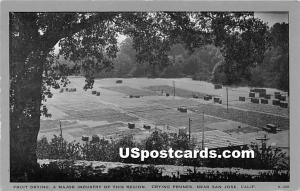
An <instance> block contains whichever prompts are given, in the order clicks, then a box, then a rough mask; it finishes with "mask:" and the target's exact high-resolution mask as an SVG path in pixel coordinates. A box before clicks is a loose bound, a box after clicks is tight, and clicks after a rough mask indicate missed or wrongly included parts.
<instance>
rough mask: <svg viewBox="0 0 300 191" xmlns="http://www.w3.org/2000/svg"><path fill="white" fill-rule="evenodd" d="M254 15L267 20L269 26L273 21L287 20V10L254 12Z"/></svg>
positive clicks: (286, 21)
mask: <svg viewBox="0 0 300 191" xmlns="http://www.w3.org/2000/svg"><path fill="white" fill-rule="evenodd" d="M254 16H255V17H257V18H259V19H261V20H262V21H264V22H267V23H268V25H269V27H271V26H273V25H274V24H275V23H282V22H285V23H288V22H289V15H288V12H255V13H254Z"/></svg>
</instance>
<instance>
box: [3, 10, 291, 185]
mask: <svg viewBox="0 0 300 191" xmlns="http://www.w3.org/2000/svg"><path fill="white" fill-rule="evenodd" d="M245 10H247V9H245ZM8 18H9V20H8V21H7V23H8V26H9V29H8V31H9V36H8V37H7V38H8V39H9V47H7V49H9V54H8V61H9V64H8V70H9V74H8V75H9V77H8V78H9V85H8V90H9V93H8V95H9V108H8V109H9V111H7V112H8V113H9V114H8V115H9V121H8V122H9V127H7V129H9V134H8V135H9V136H8V137H7V140H9V142H8V143H7V145H6V147H7V149H8V153H9V156H7V157H8V160H9V162H8V163H9V165H8V166H7V167H5V168H4V167H3V166H2V168H3V169H5V170H6V169H7V171H8V173H9V177H8V179H9V180H8V181H9V182H10V183H58V182H60V183H66V182H68V183H73V182H77V183H78V182H82V183H85V184H82V185H87V184H86V183H87V182H89V183H98V185H99V189H98V190H100V187H101V182H103V183H104V182H116V183H118V182H119V183H120V182H121V183H128V182H133V183H134V182H144V183H145V182H146V183H147V182H152V183H153V182H164V183H171V182H181V183H189V182H197V183H198V184H197V186H195V185H192V184H191V185H189V184H188V186H186V187H180V186H178V188H177V187H176V188H175V189H199V190H201V189H202V190H203V189H205V188H215V189H218V188H219V189H225V188H226V186H225V187H224V185H225V184H223V187H214V186H212V187H211V185H210V187H209V184H208V185H206V184H203V183H205V182H216V183H229V184H228V185H230V182H243V183H248V184H247V185H249V186H248V187H247V185H245V187H244V189H248V190H249V189H250V190H253V189H254V187H255V183H259V182H272V183H289V182H290V181H291V177H290V169H291V168H292V166H291V155H292V154H291V150H290V147H291V143H290V139H291V138H290V136H292V135H291V133H290V129H291V128H296V127H291V125H290V124H291V122H290V115H291V110H290V107H291V106H292V101H291V98H290V94H291V93H290V92H291V91H292V90H291V88H290V87H291V86H290V81H291V80H290V71H291V68H290V48H289V47H290V42H291V39H290V35H289V34H290V13H289V11H255V10H253V11H249V10H247V11H236V9H232V10H227V11H207V10H201V7H199V11H190V10H182V11H178V10H174V11H170V10H169V9H166V10H155V9H154V10H153V11H151V10H149V9H147V10H144V11H143V10H136V11H121V10H119V11H110V10H109V11H75V10H74V11H55V12H54V11H35V10H34V11H24V12H23V11H14V10H12V11H9V15H8ZM2 112H3V110H2ZM4 112H5V111H4ZM2 125H3V124H2ZM3 128H5V127H3ZM7 131H8V130H7ZM1 136H3V133H2V135H1ZM2 140H3V138H2ZM2 148H3V147H2ZM199 183H202V184H199ZM282 185H288V184H282ZM111 186H112V185H111ZM114 186H116V185H114ZM207 186H208V187H207ZM41 188H42V187H41ZM47 188H48V189H50V190H51V189H53V190H55V186H54V187H50V188H49V187H48V186H45V188H44V190H47ZM60 188H61V189H64V190H66V189H71V190H72V187H64V186H62V187H60ZM81 188H82V189H83V190H84V188H89V187H88V186H87V187H84V186H83V187H81ZM93 188H95V187H93ZM114 188H115V189H122V188H124V185H122V184H118V186H116V187H114ZM133 188H134V187H133ZM139 188H140V189H143V188H144V187H143V186H141V187H139ZM153 188H155V189H156V190H158V189H174V186H173V187H172V186H171V187H170V184H168V185H163V184H162V185H156V186H155V185H152V189H153ZM230 188H231V189H237V190H239V189H241V188H240V187H238V188H235V185H231V187H230ZM274 188H278V189H281V188H282V189H287V188H288V187H284V186H283V187H280V186H278V187H277V186H276V187H274ZM14 189H15V190H18V189H21V187H14ZM26 189H27V187H26ZM77 189H78V187H77ZM137 189H138V188H137ZM149 189H150V188H149ZM58 190H59V189H58Z"/></svg>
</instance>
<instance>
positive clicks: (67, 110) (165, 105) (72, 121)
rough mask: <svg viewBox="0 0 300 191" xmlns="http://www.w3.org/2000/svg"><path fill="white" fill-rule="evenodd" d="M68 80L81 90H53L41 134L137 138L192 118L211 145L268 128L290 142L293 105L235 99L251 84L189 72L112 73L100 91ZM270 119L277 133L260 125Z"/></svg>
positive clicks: (282, 142) (245, 140) (236, 141)
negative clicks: (197, 77)
mask: <svg viewBox="0 0 300 191" xmlns="http://www.w3.org/2000/svg"><path fill="white" fill-rule="evenodd" d="M70 80H71V84H70V85H69V87H70V88H72V87H76V88H77V91H76V92H63V93H59V91H58V90H53V92H54V96H53V98H51V99H49V100H48V101H47V102H46V103H45V104H46V105H47V106H48V109H49V112H50V113H51V114H52V117H51V118H42V119H41V131H40V134H39V137H42V136H46V137H48V138H51V137H52V136H53V134H59V133H60V132H61V130H62V134H63V136H64V138H66V139H67V140H69V141H73V140H76V141H81V137H82V136H83V135H85V136H92V135H98V136H100V137H104V138H107V139H110V138H112V139H114V138H119V137H122V136H125V135H133V136H134V138H135V139H136V140H142V139H144V138H145V137H147V136H149V135H150V134H151V132H153V131H155V130H160V131H166V132H170V133H171V132H173V133H174V132H175V133H177V132H178V131H179V129H184V130H186V131H187V128H188V124H189V123H188V121H189V118H190V119H191V123H190V128H191V132H192V137H194V138H195V139H196V140H197V142H198V143H199V144H200V142H201V137H202V131H203V130H204V132H205V133H204V135H205V140H204V142H205V143H207V146H209V147H211V148H212V147H218V146H219V147H226V146H228V145H229V144H230V145H243V144H249V143H251V142H253V141H256V142H257V140H256V138H258V137H262V136H263V135H265V134H266V135H267V137H268V138H269V143H270V144H273V145H274V144H275V145H277V146H280V147H282V148H284V149H288V148H289V143H288V142H289V141H288V137H289V128H290V127H289V125H290V124H289V114H288V113H289V110H288V109H287V108H280V107H278V106H273V105H271V104H266V105H264V104H253V103H250V102H249V101H248V100H246V102H240V101H237V100H238V97H239V96H245V97H247V96H248V92H249V91H250V88H249V87H228V90H227V91H226V88H225V87H223V88H222V89H214V86H213V84H210V83H207V82H200V81H193V80H191V79H187V78H183V79H160V78H157V79H147V78H139V79H136V78H128V79H122V80H123V83H121V84H117V83H116V80H118V79H115V78H112V79H99V80H95V84H94V89H93V90H96V91H99V92H100V93H101V95H100V96H96V95H93V94H92V90H87V91H84V90H82V87H83V85H84V79H83V78H80V77H77V78H75V77H74V78H72V77H71V78H70ZM173 85H174V86H175V88H176V89H175V96H174V92H173V91H174V86H173ZM275 91H278V90H275V89H267V92H268V93H270V94H272V93H274V92H275ZM227 92H228V110H227ZM166 93H168V94H169V96H166ZM208 94H209V95H212V96H213V97H219V98H220V99H221V100H222V104H219V103H213V101H212V100H208V101H206V100H204V99H203V97H204V96H205V95H208ZM130 95H132V96H133V97H132V96H130ZM193 95H198V98H193ZM135 96H140V97H135ZM180 106H184V107H186V108H187V112H180V111H178V107H180ZM203 118H204V120H203ZM60 122H61V128H60ZM129 122H130V123H135V128H134V129H129V128H128V123H129ZM268 123H272V124H276V125H279V127H280V129H281V130H282V131H280V132H278V133H277V134H273V133H268V132H266V131H264V130H263V129H262V127H264V126H265V125H266V124H268ZM144 124H147V125H150V126H151V128H150V130H146V129H144V128H143V125H144ZM203 128H204V129H203Z"/></svg>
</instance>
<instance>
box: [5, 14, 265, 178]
mask: <svg viewBox="0 0 300 191" xmlns="http://www.w3.org/2000/svg"><path fill="white" fill-rule="evenodd" d="M9 25H10V52H9V54H10V55H9V58H10V60H9V65H10V161H11V163H10V168H11V177H13V178H12V180H17V179H15V177H24V176H25V177H26V176H30V174H32V173H34V171H35V169H36V168H38V164H37V158H36V153H35V152H36V142H37V136H38V133H39V129H40V116H41V115H46V116H49V115H51V114H48V112H47V108H46V107H45V106H44V105H42V103H43V101H46V100H47V98H49V97H51V96H52V94H51V91H50V88H59V87H60V86H64V85H66V84H67V82H68V81H67V76H68V75H69V74H70V72H74V70H81V71H83V74H84V76H85V77H86V85H85V86H84V89H88V88H91V87H92V86H93V80H94V76H95V74H96V73H97V72H99V71H102V70H105V69H107V68H111V66H112V65H113V62H114V58H115V57H116V53H117V51H118V45H117V36H118V34H120V33H122V34H125V35H128V36H130V37H132V39H133V46H134V48H135V50H136V51H137V61H138V62H139V63H144V64H146V65H148V67H149V70H152V72H153V73H154V72H155V69H156V68H163V67H165V66H167V65H168V63H169V60H168V54H167V53H168V51H169V50H170V46H171V45H172V44H174V43H179V42H180V43H185V44H186V47H187V48H188V49H189V50H190V51H193V50H194V49H195V48H197V47H199V46H202V45H206V44H215V45H217V46H218V47H220V48H221V51H222V54H223V56H224V58H225V65H224V68H225V70H226V72H227V71H228V75H232V74H231V72H232V67H233V66H232V63H235V65H234V66H235V68H234V69H235V70H237V71H238V72H239V73H242V74H244V75H247V69H248V67H250V66H251V65H253V64H254V63H259V62H261V60H262V55H263V53H264V49H265V44H264V42H265V39H264V38H265V32H266V25H265V24H263V23H262V22H261V21H259V20H258V19H256V18H255V17H254V16H253V13H246V12H243V13H238V12H237V13H230V12H223V13H219V12H204V13H190V12H136V13H133V12H126V13H120V12H105V13H88V12H83V13H80V12H74V13H71V12H69V13H47V12H40V13H38V12H26V13H20V12H12V13H10V22H9ZM57 43H59V45H60V50H59V54H60V55H63V56H65V57H66V58H67V59H69V60H71V61H74V63H75V65H74V66H73V67H72V68H73V71H71V70H70V69H69V68H68V66H66V65H64V64H59V63H57V62H55V59H54V57H55V55H54V54H53V49H54V46H55V45H56V44H57ZM230 79H232V78H231V77H230Z"/></svg>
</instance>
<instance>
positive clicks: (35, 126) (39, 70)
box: [10, 52, 46, 182]
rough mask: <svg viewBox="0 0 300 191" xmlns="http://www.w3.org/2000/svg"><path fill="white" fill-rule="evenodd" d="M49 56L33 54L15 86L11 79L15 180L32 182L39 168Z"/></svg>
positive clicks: (12, 162)
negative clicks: (44, 65)
mask: <svg viewBox="0 0 300 191" xmlns="http://www.w3.org/2000/svg"><path fill="white" fill-rule="evenodd" d="M45 58H46V57H45V56H41V53H40V52H39V53H36V54H33V55H31V56H30V58H29V59H28V58H27V59H26V61H25V62H24V65H26V67H25V68H26V69H25V70H24V71H21V73H17V75H15V76H17V77H16V78H15V79H13V80H14V82H13V85H12V82H11V87H10V91H11V95H10V96H11V103H10V104H11V106H10V107H11V109H10V173H11V176H10V177H11V181H12V182H14V181H32V180H33V179H34V175H35V172H36V170H37V169H38V168H39V165H38V163H37V156H36V147H37V136H38V132H39V129H40V115H41V110H40V107H41V102H42V74H43V63H44V62H45ZM19 64H20V63H19ZM19 76H22V77H19ZM11 80H12V79H11ZM12 100H13V103H12Z"/></svg>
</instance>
